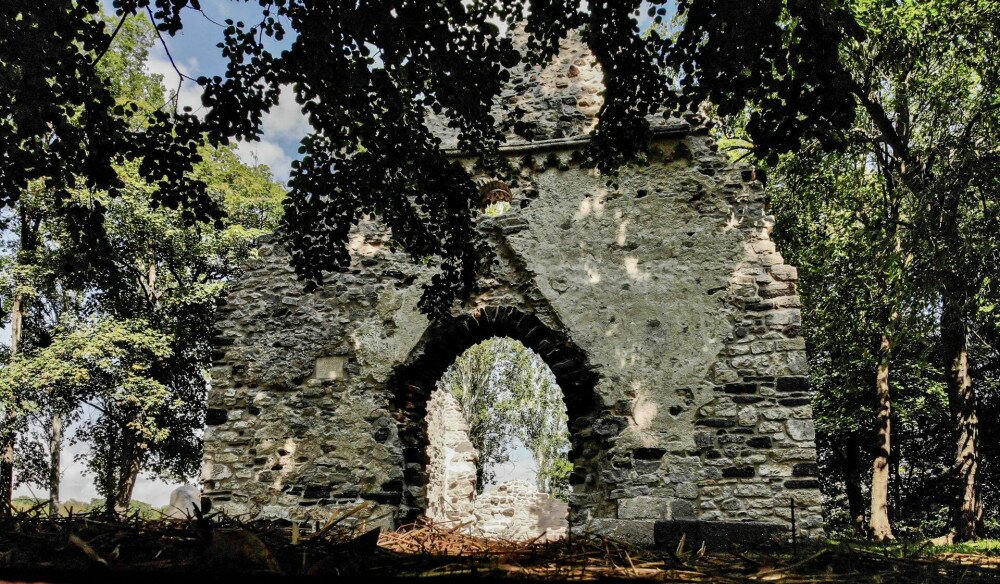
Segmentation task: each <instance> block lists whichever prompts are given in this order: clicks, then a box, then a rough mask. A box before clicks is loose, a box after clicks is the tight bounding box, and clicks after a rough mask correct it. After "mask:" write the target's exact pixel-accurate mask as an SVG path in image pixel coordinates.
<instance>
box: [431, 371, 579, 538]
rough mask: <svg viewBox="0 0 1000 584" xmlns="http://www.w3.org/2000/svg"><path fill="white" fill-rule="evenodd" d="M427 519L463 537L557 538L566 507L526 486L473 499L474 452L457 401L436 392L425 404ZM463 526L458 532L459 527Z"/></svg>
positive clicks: (502, 487) (510, 485)
mask: <svg viewBox="0 0 1000 584" xmlns="http://www.w3.org/2000/svg"><path fill="white" fill-rule="evenodd" d="M427 436H428V441H427V460H428V463H427V486H426V490H427V517H429V518H430V519H432V520H433V521H435V522H438V523H443V524H445V525H446V526H453V528H456V529H460V530H462V531H464V532H466V533H471V534H475V535H480V536H483V537H490V538H500V539H505V540H526V539H531V540H539V539H540V538H544V539H559V538H560V537H563V536H564V535H565V534H566V526H567V518H568V515H569V507H568V505H567V504H566V503H565V502H563V501H560V500H558V499H555V498H553V497H551V496H550V495H548V494H546V493H542V492H540V491H539V490H538V489H537V487H536V486H535V485H532V484H530V483H528V482H526V481H510V482H506V483H502V484H499V485H493V486H490V487H487V488H486V489H485V490H484V492H483V493H481V494H479V495H478V496H477V495H476V465H477V463H478V461H479V453H478V452H477V451H476V448H475V446H473V444H472V442H471V441H470V440H469V425H468V423H467V422H466V421H465V416H464V415H462V409H461V406H460V405H459V403H458V400H457V399H455V396H453V395H452V394H451V393H449V392H448V391H445V390H441V389H439V390H436V391H434V392H433V393H432V394H431V398H430V400H429V401H428V403H427ZM462 526H464V527H462Z"/></svg>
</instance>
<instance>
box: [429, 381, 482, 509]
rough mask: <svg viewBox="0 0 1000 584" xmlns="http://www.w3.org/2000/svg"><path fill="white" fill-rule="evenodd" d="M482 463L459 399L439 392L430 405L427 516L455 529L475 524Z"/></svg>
mask: <svg viewBox="0 0 1000 584" xmlns="http://www.w3.org/2000/svg"><path fill="white" fill-rule="evenodd" d="M478 463H479V453H478V452H477V451H476V447H475V446H474V445H473V444H472V441H471V440H469V424H468V423H467V422H466V421H465V416H464V415H462V408H461V406H460V405H459V403H458V400H457V399H455V396H453V395H452V394H451V393H449V392H447V391H442V390H438V391H435V392H434V393H432V394H431V398H430V400H429V401H428V402H427V517H429V518H431V519H432V520H434V521H436V522H438V523H447V524H449V525H453V526H458V525H461V524H463V523H466V522H470V521H475V510H476V468H477V467H476V465H477V464H478Z"/></svg>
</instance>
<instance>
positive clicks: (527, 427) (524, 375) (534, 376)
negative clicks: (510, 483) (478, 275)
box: [438, 337, 573, 499]
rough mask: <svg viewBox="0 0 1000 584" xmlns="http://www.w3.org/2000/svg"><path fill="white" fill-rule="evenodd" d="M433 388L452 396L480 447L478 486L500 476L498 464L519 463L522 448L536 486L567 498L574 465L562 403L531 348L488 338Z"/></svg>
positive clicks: (550, 376) (548, 372)
mask: <svg viewBox="0 0 1000 584" xmlns="http://www.w3.org/2000/svg"><path fill="white" fill-rule="evenodd" d="M438 389H439V390H447V391H450V392H451V393H452V395H454V396H455V398H456V399H457V400H458V402H459V404H460V406H461V408H462V413H463V414H464V416H465V419H466V422H467V423H468V425H469V438H470V440H471V442H472V443H473V445H474V446H475V448H476V450H477V451H478V452H479V464H478V465H477V469H476V470H477V476H476V479H477V480H476V483H477V484H476V490H477V492H482V491H483V489H484V487H486V486H487V485H489V484H493V483H496V482H502V480H501V481H498V479H502V476H501V475H502V470H501V467H502V465H504V464H506V463H510V462H514V463H515V464H520V463H521V462H522V460H520V459H521V458H523V450H526V451H527V452H528V453H530V457H531V459H532V461H533V463H534V468H533V469H531V470H533V472H532V473H531V474H532V475H533V476H534V481H535V484H536V486H537V488H538V490H539V491H540V492H543V493H549V494H551V495H553V496H554V497H558V498H560V499H565V498H566V495H567V493H568V480H569V474H570V471H571V470H572V468H573V465H572V464H571V463H570V461H569V459H568V456H569V449H570V442H569V424H568V418H567V416H566V405H565V403H564V402H563V396H562V390H561V389H560V388H559V385H558V384H557V383H556V379H555V376H554V375H553V373H552V371H551V370H550V369H549V367H548V366H547V365H546V364H545V362H544V361H542V359H541V357H539V356H538V355H537V354H536V353H535V352H534V351H532V350H530V349H528V348H527V347H525V346H524V345H523V344H521V343H520V342H518V341H515V340H513V339H510V338H507V337H495V338H492V339H487V340H486V341H483V342H482V343H479V344H477V345H474V346H472V347H470V348H469V349H468V350H467V351H465V352H464V353H463V354H462V355H460V356H459V357H458V359H456V361H455V363H454V364H452V365H451V367H449V368H448V370H447V371H446V372H445V373H444V375H443V376H442V377H441V380H440V381H439V382H438ZM519 446H523V450H522V449H520V448H519ZM519 451H521V454H520V455H519ZM514 459H516V460H514Z"/></svg>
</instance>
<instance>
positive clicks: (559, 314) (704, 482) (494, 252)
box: [203, 41, 822, 544]
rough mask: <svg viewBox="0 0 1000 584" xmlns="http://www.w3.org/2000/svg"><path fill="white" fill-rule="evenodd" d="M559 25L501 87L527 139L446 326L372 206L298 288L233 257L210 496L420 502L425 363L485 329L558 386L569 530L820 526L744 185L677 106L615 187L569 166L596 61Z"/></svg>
mask: <svg viewBox="0 0 1000 584" xmlns="http://www.w3.org/2000/svg"><path fill="white" fill-rule="evenodd" d="M567 43H568V45H567V46H565V47H564V48H563V53H561V54H560V56H559V57H558V58H557V59H556V60H555V61H554V62H553V63H552V64H551V65H550V66H549V67H548V68H547V69H546V70H544V71H529V72H525V73H518V74H516V75H514V77H513V79H512V81H511V86H510V88H508V89H507V90H506V91H505V92H504V94H503V96H502V100H503V102H504V103H505V104H506V105H507V106H508V109H513V108H521V109H523V110H526V111H527V113H526V114H525V116H524V117H523V120H524V121H526V122H527V123H528V124H529V125H530V126H531V128H532V129H533V132H534V137H535V138H536V140H538V139H542V140H543V141H541V142H537V141H536V142H535V143H528V144H524V143H522V144H517V143H516V142H517V141H518V140H520V138H517V137H516V136H512V137H511V142H512V143H511V145H510V146H508V147H506V149H505V152H507V153H508V155H509V159H510V161H511V162H512V163H513V164H514V166H515V168H516V173H517V184H516V185H511V186H512V187H513V188H512V194H513V197H514V200H513V205H512V209H511V210H510V211H509V212H508V213H506V214H504V215H502V216H500V217H496V218H489V217H480V218H479V219H478V223H477V229H478V230H479V232H480V233H481V235H482V237H483V239H484V241H485V242H486V244H487V247H488V252H487V255H488V257H489V261H487V262H486V265H485V266H484V267H483V269H482V271H481V273H480V274H479V276H478V285H479V291H478V292H477V294H476V295H475V296H474V297H473V298H471V299H469V301H468V302H466V304H465V305H464V306H462V307H458V308H456V309H455V312H454V315H453V319H452V320H451V321H449V322H447V323H429V322H428V321H427V319H426V318H425V317H424V316H423V315H421V314H420V313H419V312H418V311H417V309H416V304H417V300H418V298H419V296H420V293H421V286H422V285H423V284H424V283H426V282H427V281H428V280H429V278H430V277H431V275H432V274H433V273H434V270H435V269H436V267H435V264H434V262H433V261H431V262H428V263H424V262H414V261H412V260H411V259H410V258H409V257H407V256H406V255H405V254H403V253H401V252H399V251H398V250H394V249H393V248H392V247H391V246H390V245H389V238H388V234H387V233H386V232H385V231H384V230H383V229H381V228H379V227H378V226H377V225H374V224H370V223H363V224H362V225H361V226H360V227H359V229H357V230H356V231H355V232H354V233H353V234H352V239H351V249H352V252H353V255H352V258H353V259H352V264H351V265H350V266H349V267H347V268H345V269H344V270H342V271H340V272H338V273H334V274H330V277H329V279H328V283H327V285H325V286H324V287H322V288H320V289H318V290H316V291H314V292H310V293H306V292H303V288H302V284H301V283H300V282H298V281H297V280H296V279H295V276H294V273H293V272H292V269H291V268H290V267H289V265H288V257H287V255H286V253H285V252H284V251H283V249H282V247H281V245H280V244H278V243H277V242H273V241H271V242H264V244H263V246H262V248H261V249H260V251H259V254H258V255H257V256H256V257H254V258H252V259H251V260H250V261H249V263H248V267H247V273H246V276H245V277H244V278H243V279H242V280H241V281H240V282H239V283H238V284H237V285H236V286H234V287H233V289H232V290H231V292H230V294H229V299H228V304H227V306H225V307H224V309H223V312H222V318H221V319H220V321H219V323H218V327H219V329H220V333H219V335H218V337H217V338H216V347H217V350H216V353H215V355H214V357H215V364H214V367H213V370H212V390H211V392H210V395H209V404H208V407H209V410H208V419H207V423H208V428H207V430H206V435H205V463H204V469H203V482H204V487H205V492H206V495H207V496H208V497H210V498H211V499H212V500H213V502H214V504H215V506H216V507H218V508H222V509H224V510H225V511H227V512H228V513H231V514H234V515H240V516H243V517H248V518H253V517H272V518H285V519H291V520H300V519H317V520H325V519H326V518H327V517H328V516H329V514H330V513H331V512H333V511H334V510H336V509H340V508H343V507H345V506H348V505H350V506H354V505H357V503H358V502H359V501H365V500H367V501H370V505H369V507H367V508H366V509H365V511H364V512H362V513H360V514H359V515H358V519H359V520H363V521H366V522H367V523H368V524H369V525H372V524H379V523H380V524H382V525H384V526H385V527H387V528H389V527H392V526H394V525H396V524H398V523H399V522H402V521H407V520H410V519H412V518H414V517H415V516H416V515H418V514H420V513H422V512H423V511H424V510H425V509H426V508H427V507H428V504H429V502H428V501H427V498H426V494H427V489H426V481H427V468H426V461H427V448H428V445H427V443H426V427H427V423H428V420H427V419H426V417H425V415H424V413H425V411H426V406H427V399H428V398H429V396H430V392H431V390H432V389H433V387H434V383H436V381H437V377H435V375H439V374H440V373H441V372H443V370H444V368H446V367H447V366H448V365H449V364H450V363H451V361H450V360H451V359H453V358H454V357H456V356H457V355H458V354H459V353H460V352H461V351H462V350H464V349H465V348H468V346H471V345H472V344H474V343H475V342H478V341H481V340H484V338H486V337H488V336H489V335H494V334H495V335H505V336H511V337H513V338H515V339H517V340H519V341H522V342H524V343H525V345H527V346H528V347H529V348H531V349H533V350H535V351H536V352H537V353H539V355H540V356H541V357H542V358H543V359H544V360H545V361H546V363H547V364H548V365H549V367H550V369H552V371H553V373H555V375H556V378H557V380H559V383H560V386H561V387H562V389H563V390H564V393H565V394H566V398H567V410H568V412H569V414H570V431H571V441H572V443H573V450H572V452H571V460H572V461H573V462H574V464H575V470H574V473H573V476H572V477H571V483H572V488H573V492H572V493H571V495H570V515H571V525H572V526H573V529H578V530H592V531H598V532H602V533H608V534H611V535H614V536H617V537H620V538H623V539H626V540H630V541H632V542H635V543H640V544H642V543H647V544H648V543H653V541H654V527H655V526H656V525H657V524H658V523H668V522H684V521H687V520H699V521H732V522H747V521H762V522H769V523H773V524H777V525H780V526H782V527H783V528H787V527H788V526H789V523H790V519H791V510H790V502H791V499H793V498H794V500H795V504H796V507H797V513H796V515H797V519H798V521H797V528H798V532H799V535H800V536H818V535H820V534H821V533H822V527H821V525H822V521H821V501H820V493H819V488H818V487H819V484H818V481H817V478H816V476H817V468H816V464H815V461H816V450H815V443H814V440H815V434H814V429H813V422H812V411H811V407H810V396H809V387H808V381H807V377H806V374H807V371H806V366H807V363H806V356H805V342H804V340H803V338H802V335H801V320H800V313H799V299H798V296H797V295H796V290H795V281H796V271H795V268H793V267H791V266H788V265H786V264H785V263H784V261H783V259H782V257H781V255H780V254H779V253H778V252H777V251H776V249H775V246H774V244H773V243H772V242H771V240H770V230H771V228H772V225H773V217H772V216H771V215H770V214H769V212H768V210H767V206H766V201H767V196H766V193H765V192H764V189H763V187H762V185H761V184H760V183H759V182H757V181H755V180H754V177H753V173H752V172H750V171H748V170H747V169H744V168H739V167H735V166H733V165H732V164H730V163H729V162H728V161H727V160H726V158H725V157H724V156H723V155H721V154H719V153H718V152H717V151H716V148H715V145H714V144H713V141H712V139H711V138H710V137H709V136H708V134H707V131H706V130H705V128H704V127H701V126H698V125H696V124H688V123H685V122H681V121H677V120H674V121H670V122H668V123H667V124H666V125H665V126H664V127H661V128H660V129H659V131H658V133H657V136H658V138H657V140H656V141H655V143H654V144H653V145H652V148H653V153H652V155H651V157H650V160H649V164H648V165H635V166H630V167H626V168H624V169H622V170H621V173H620V176H619V177H618V178H617V180H616V183H617V184H616V186H609V184H608V182H607V180H606V178H605V177H602V176H600V175H599V174H597V173H596V172H595V171H594V170H592V169H588V168H583V167H581V166H580V164H579V162H578V161H579V160H580V159H581V157H580V151H581V149H582V148H584V147H585V146H586V138H585V137H584V136H583V134H584V133H585V132H586V131H587V129H588V128H590V127H591V126H592V125H593V119H594V115H595V114H596V112H597V109H598V108H599V107H600V101H599V100H600V98H599V95H598V92H597V91H595V89H594V88H595V87H597V86H599V80H600V71H599V69H596V68H595V67H593V66H592V58H591V57H588V56H587V54H586V51H585V50H583V49H582V48H581V46H580V45H579V43H576V44H574V43H572V42H570V41H567ZM564 44H565V43H564ZM445 138H446V139H445V142H444V146H445V147H448V145H449V144H450V142H449V140H448V139H447V136H445ZM546 140H547V141H546ZM452 155H453V156H455V157H456V158H460V157H461V155H460V153H457V152H452ZM463 163H464V164H466V165H467V167H470V168H471V163H470V162H469V161H464V162H463ZM786 533H787V532H786Z"/></svg>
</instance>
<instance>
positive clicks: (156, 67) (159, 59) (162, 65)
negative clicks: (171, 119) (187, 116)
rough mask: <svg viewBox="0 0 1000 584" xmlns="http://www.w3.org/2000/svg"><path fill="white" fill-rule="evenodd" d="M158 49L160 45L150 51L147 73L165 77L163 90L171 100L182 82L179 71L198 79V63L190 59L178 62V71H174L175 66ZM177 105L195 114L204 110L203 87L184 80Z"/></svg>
mask: <svg viewBox="0 0 1000 584" xmlns="http://www.w3.org/2000/svg"><path fill="white" fill-rule="evenodd" d="M157 47H159V45H156V46H154V47H153V49H151V50H150V53H152V54H151V55H150V57H149V58H148V59H147V60H146V71H147V72H148V73H151V74H153V75H162V76H163V88H164V89H165V90H166V92H167V95H166V97H167V98H168V99H169V98H172V97H173V95H174V93H176V92H177V86H178V81H179V80H180V77H179V76H178V75H177V70H179V71H180V72H181V73H183V74H184V75H187V76H188V77H193V78H197V77H198V75H199V72H198V61H197V60H196V59H193V58H192V59H188V61H187V62H178V63H177V70H174V66H173V65H171V64H170V61H169V60H168V59H167V57H166V53H164V52H163V48H162V47H159V51H158V52H159V53H160V54H161V55H162V56H161V55H157V54H156V52H157V51H156V50H155V49H156V48H157ZM177 105H178V107H179V108H184V107H190V108H191V110H192V111H194V112H195V113H198V111H199V110H203V109H204V108H203V107H202V105H201V87H199V86H198V84H197V83H195V82H194V81H192V80H191V79H184V81H183V82H182V83H181V84H180V93H179V95H178V99H177Z"/></svg>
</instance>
